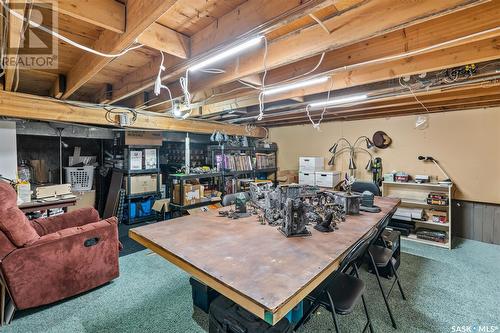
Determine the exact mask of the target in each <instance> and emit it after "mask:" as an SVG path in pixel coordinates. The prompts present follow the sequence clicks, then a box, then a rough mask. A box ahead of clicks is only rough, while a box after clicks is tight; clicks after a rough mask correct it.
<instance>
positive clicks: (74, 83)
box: [62, 0, 175, 99]
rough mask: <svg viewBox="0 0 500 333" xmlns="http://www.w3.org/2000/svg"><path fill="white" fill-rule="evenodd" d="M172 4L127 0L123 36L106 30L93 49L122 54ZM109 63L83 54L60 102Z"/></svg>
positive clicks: (161, 0)
mask: <svg viewBox="0 0 500 333" xmlns="http://www.w3.org/2000/svg"><path fill="white" fill-rule="evenodd" d="M174 3H175V0H150V1H143V0H128V1H127V29H126V32H125V33H123V34H121V35H120V34H116V33H114V32H112V31H109V30H105V31H103V32H102V33H101V34H100V36H99V38H98V39H97V40H96V41H95V43H94V45H93V48H94V49H97V50H100V51H101V52H107V53H116V52H121V51H122V50H123V49H125V48H126V47H128V46H130V45H131V44H132V43H133V42H134V41H135V40H136V39H137V38H138V37H139V36H140V35H141V34H142V33H143V32H144V30H146V28H148V27H149V26H150V25H151V24H153V23H154V22H155V21H156V20H157V19H158V18H159V17H160V16H161V15H162V14H163V13H165V12H166V11H167V10H168V9H169V8H170V7H171V6H172V5H173V4H174ZM112 59H113V58H107V57H101V56H98V55H94V54H91V53H85V54H84V55H83V56H82V57H81V58H80V60H79V61H78V63H76V65H75V66H74V67H73V68H72V69H71V70H70V72H69V73H68V74H67V79H68V81H67V89H66V92H65V93H64V95H63V96H62V98H63V99H67V98H69V97H70V96H71V95H72V94H73V93H74V92H75V91H76V90H77V89H78V88H80V87H81V86H82V85H84V84H85V83H86V82H87V81H88V80H90V79H91V78H92V77H94V76H95V75H96V74H97V73H98V72H99V71H100V70H101V69H103V68H104V66H106V65H107V64H108V63H109V62H110V61H111V60H112Z"/></svg>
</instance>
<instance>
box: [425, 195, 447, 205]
mask: <svg viewBox="0 0 500 333" xmlns="http://www.w3.org/2000/svg"><path fill="white" fill-rule="evenodd" d="M427 204H428V205H435V206H448V195H446V194H444V193H440V192H431V193H429V195H428V196H427Z"/></svg>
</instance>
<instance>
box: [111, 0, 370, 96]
mask: <svg viewBox="0 0 500 333" xmlns="http://www.w3.org/2000/svg"><path fill="white" fill-rule="evenodd" d="M337 1H338V0H335V1H334V2H337ZM342 1H347V0H342ZM348 1H357V2H359V1H361V0H348ZM331 3H332V2H331V0H306V1H304V0H289V1H268V0H249V1H246V2H245V3H243V4H242V5H240V6H238V7H237V8H236V9H234V10H233V11H231V12H229V13H227V14H226V15H224V16H222V17H221V18H219V19H218V20H217V21H216V22H214V23H212V24H211V25H209V26H208V27H206V28H204V29H202V30H201V31H199V32H197V33H196V34H194V35H193V36H192V37H191V58H192V59H190V60H189V61H186V62H180V61H179V62H177V63H174V64H172V65H171V66H165V67H166V68H167V71H166V73H167V74H166V75H165V76H164V77H163V80H164V81H166V82H168V81H169V80H171V79H172V78H177V77H180V76H181V75H183V74H185V72H186V69H187V68H188V67H189V65H190V64H191V63H193V62H194V61H197V57H198V58H200V56H201V55H204V53H205V52H207V51H210V50H211V49H212V48H214V47H215V46H216V45H219V46H220V45H224V44H226V43H231V42H233V41H234V40H235V39H241V38H242V37H244V36H252V35H258V34H262V33H265V32H266V31H270V30H272V29H275V28H277V27H279V26H282V25H283V24H284V23H285V22H288V21H290V20H293V19H295V18H297V17H300V16H301V15H304V14H307V13H309V12H314V11H316V10H318V9H320V8H322V7H324V6H326V5H328V4H331ZM200 59H201V58H200ZM157 74H158V67H156V68H152V67H151V66H150V65H146V66H144V67H143V68H140V69H138V70H137V71H135V72H134V73H130V74H128V75H125V77H123V78H122V80H120V82H116V83H114V84H113V85H114V87H115V91H114V94H113V100H112V103H116V102H119V101H121V100H123V99H125V98H127V97H130V96H132V95H134V94H137V93H139V92H141V91H143V90H146V89H149V88H151V87H152V86H153V83H154V80H155V78H156V75H157Z"/></svg>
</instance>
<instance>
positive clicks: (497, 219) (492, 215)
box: [452, 200, 500, 245]
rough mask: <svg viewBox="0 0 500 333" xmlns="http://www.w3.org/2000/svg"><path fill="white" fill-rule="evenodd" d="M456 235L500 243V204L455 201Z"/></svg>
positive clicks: (454, 219) (453, 229)
mask: <svg viewBox="0 0 500 333" xmlns="http://www.w3.org/2000/svg"><path fill="white" fill-rule="evenodd" d="M452 214H453V216H452V221H453V225H452V233H453V235H454V236H458V237H462V238H467V239H473V240H477V241H480V242H485V243H490V244H498V245H500V205H493V204H486V203H480V202H471V201H461V200H454V201H453V209H452Z"/></svg>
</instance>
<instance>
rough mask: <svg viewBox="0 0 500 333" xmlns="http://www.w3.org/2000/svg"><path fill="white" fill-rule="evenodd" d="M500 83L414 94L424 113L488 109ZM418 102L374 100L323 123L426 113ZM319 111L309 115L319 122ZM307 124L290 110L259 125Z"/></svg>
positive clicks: (335, 112) (334, 112)
mask: <svg viewBox="0 0 500 333" xmlns="http://www.w3.org/2000/svg"><path fill="white" fill-rule="evenodd" d="M499 93H500V82H499V83H493V84H489V85H487V86H484V85H482V84H480V83H477V84H470V85H464V86H458V87H453V88H452V87H449V88H448V89H445V90H439V89H434V90H430V91H427V90H424V91H418V92H416V95H417V96H418V99H419V101H420V102H422V103H424V105H425V106H426V108H427V109H431V108H436V107H442V106H446V107H453V106H455V107H460V106H462V105H465V104H466V103H479V102H481V103H487V102H488V103H490V105H495V104H500V97H499V96H500V95H499ZM420 102H418V101H417V100H416V99H415V97H414V96H413V95H412V94H411V93H409V92H408V93H402V94H401V95H396V96H388V97H381V98H377V99H374V100H365V101H363V102H358V103H356V104H355V105H351V106H341V107H337V108H331V109H328V110H327V112H326V113H325V115H324V119H325V120H331V119H343V118H344V117H354V116H359V117H361V118H362V117H370V116H371V115H372V114H380V113H383V112H392V111H391V110H393V111H407V112H413V113H422V112H426V110H425V108H423V107H422V105H421V104H420ZM321 112H322V111H321V110H314V111H311V113H310V114H311V117H312V118H313V119H318V118H319V116H320V114H321ZM308 121H309V120H308V118H307V117H306V115H305V113H304V112H303V110H300V111H299V110H297V111H295V110H291V111H288V112H286V111H285V112H280V111H279V110H278V111H276V112H274V113H269V114H268V115H267V117H265V119H264V120H263V121H262V122H259V124H262V125H264V126H267V125H275V124H280V123H307V122H308Z"/></svg>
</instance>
